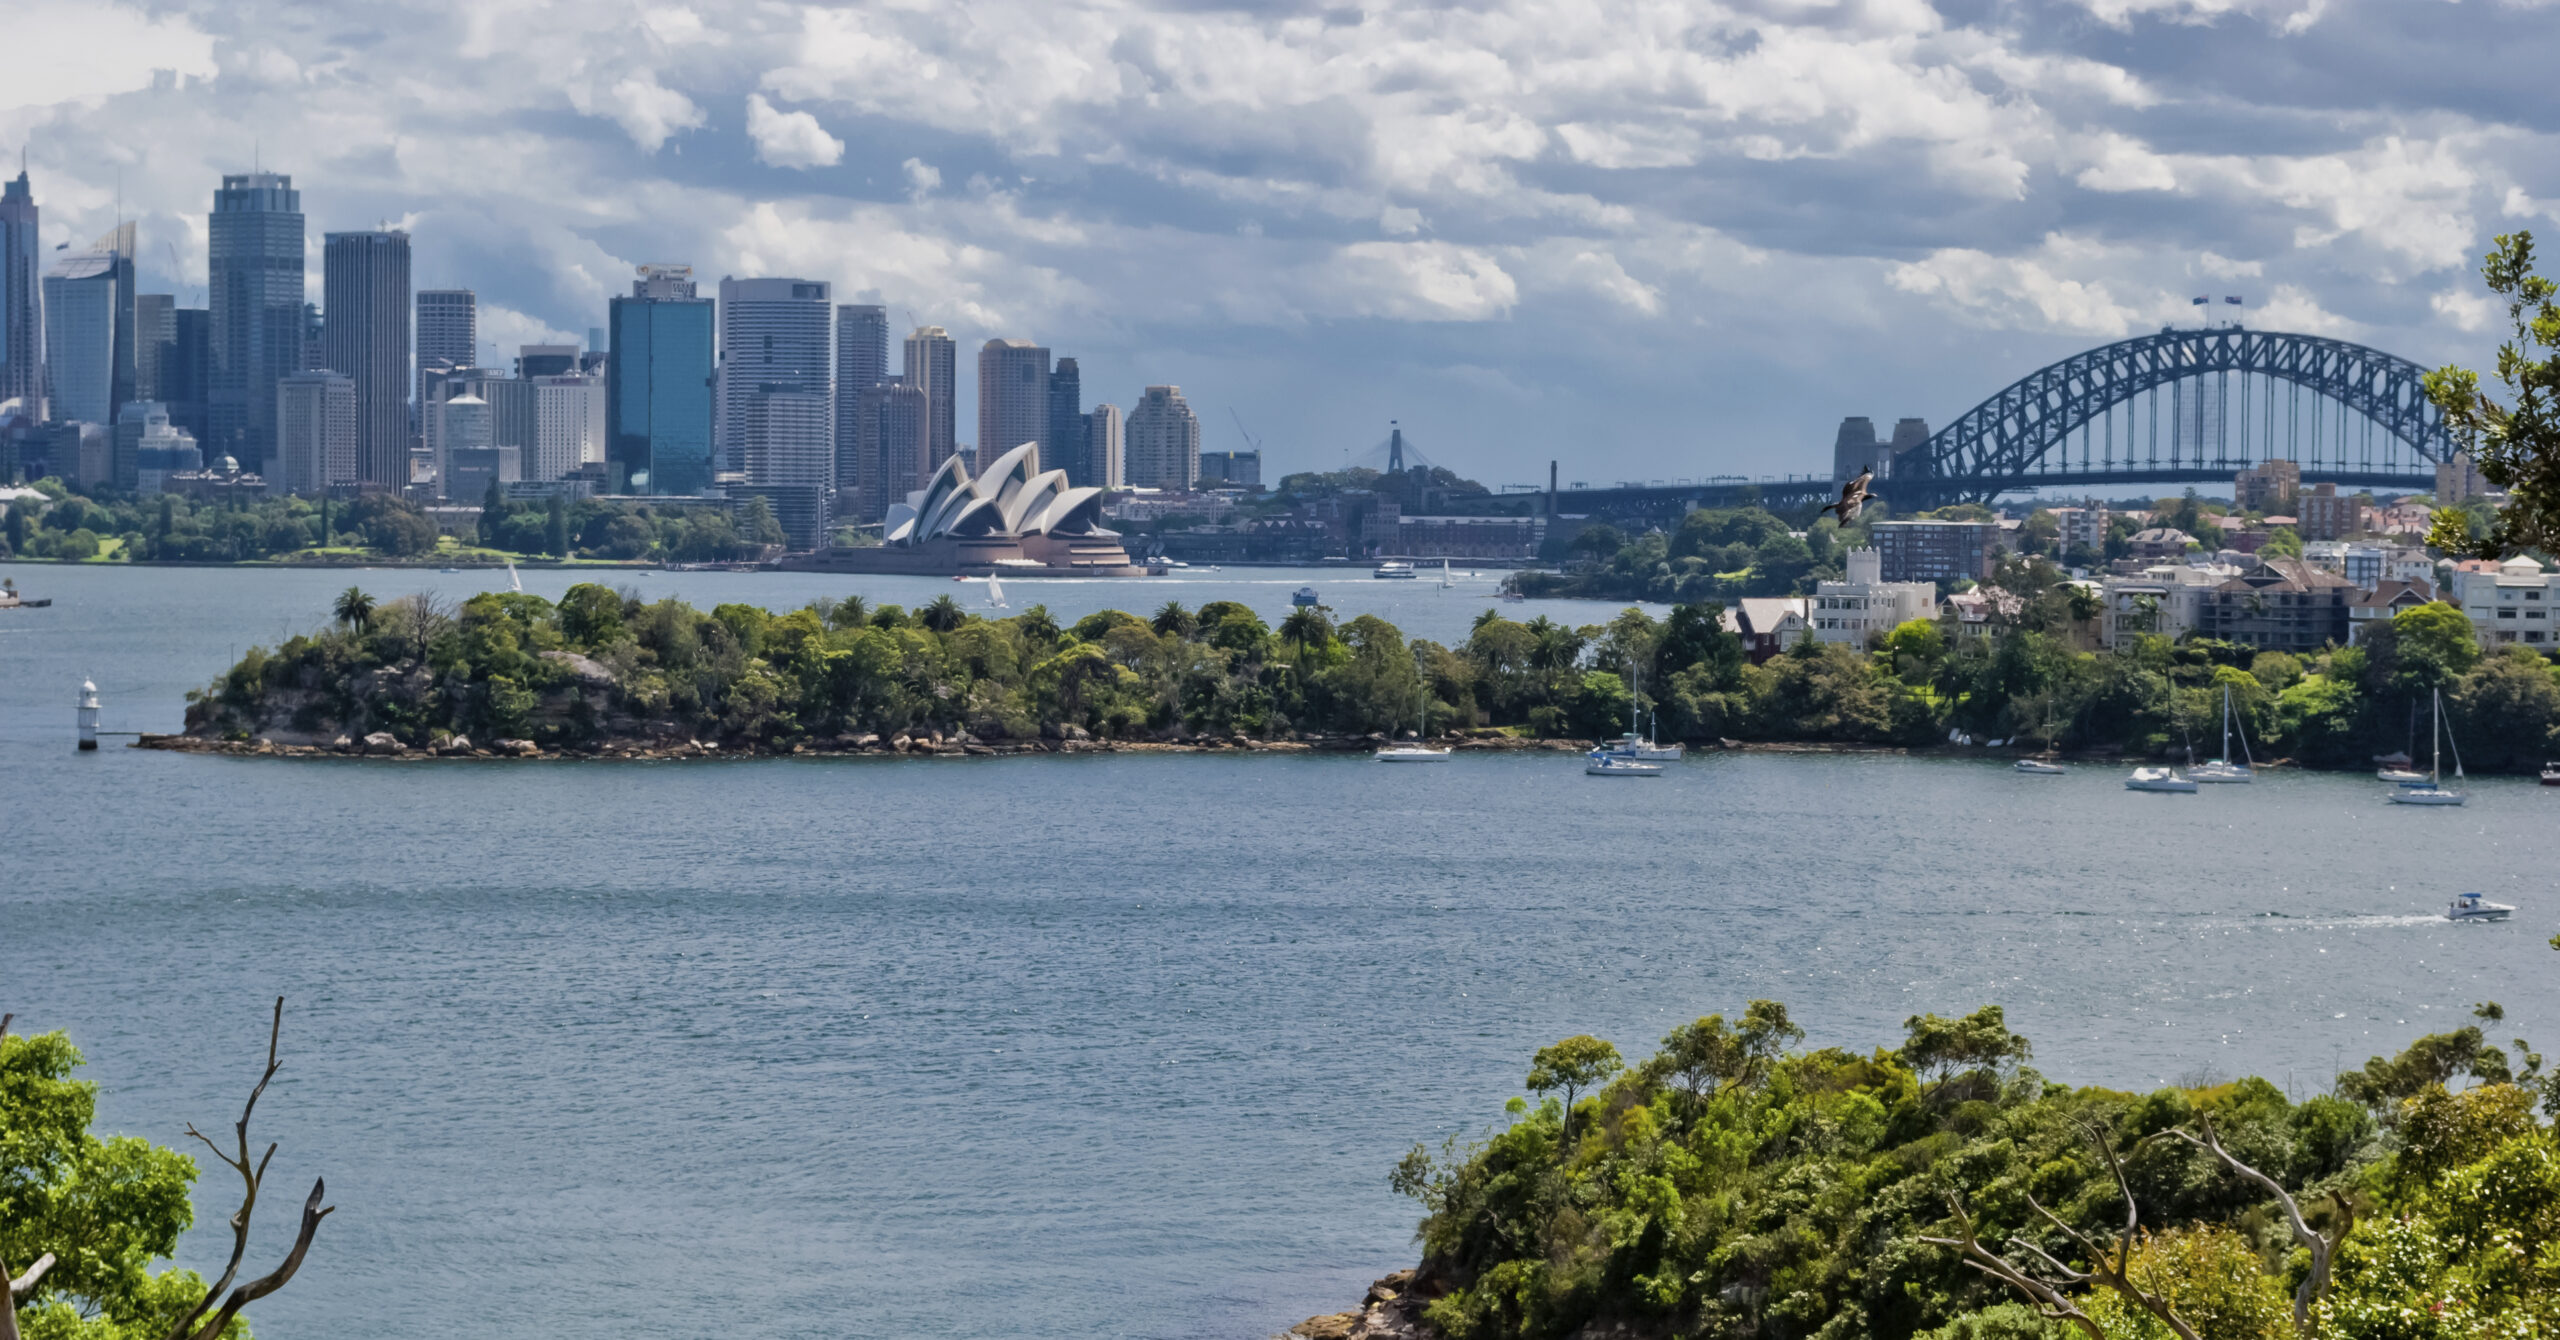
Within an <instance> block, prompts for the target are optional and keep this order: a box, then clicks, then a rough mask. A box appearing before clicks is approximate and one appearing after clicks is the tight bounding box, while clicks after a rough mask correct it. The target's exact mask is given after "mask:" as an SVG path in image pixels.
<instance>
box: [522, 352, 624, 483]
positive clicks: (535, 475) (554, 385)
mask: <svg viewBox="0 0 2560 1340" xmlns="http://www.w3.org/2000/svg"><path fill="white" fill-rule="evenodd" d="M604 392H605V379H604V376H603V374H601V373H588V372H576V373H563V374H560V375H558V376H550V377H536V378H534V379H533V395H534V407H533V418H534V426H533V452H532V459H531V460H529V461H528V462H527V463H526V466H525V477H526V478H528V479H537V480H539V479H558V478H560V477H561V476H563V475H566V474H568V473H569V472H571V471H573V470H575V469H577V468H578V467H579V466H581V465H594V464H601V463H602V462H603V461H604V417H605V394H604Z"/></svg>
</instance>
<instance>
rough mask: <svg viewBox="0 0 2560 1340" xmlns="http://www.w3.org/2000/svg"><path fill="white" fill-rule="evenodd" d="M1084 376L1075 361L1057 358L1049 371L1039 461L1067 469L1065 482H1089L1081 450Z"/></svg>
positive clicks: (1090, 471)
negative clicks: (1045, 426)
mask: <svg viewBox="0 0 2560 1340" xmlns="http://www.w3.org/2000/svg"><path fill="white" fill-rule="evenodd" d="M1084 428H1085V424H1084V375H1083V374H1082V373H1081V372H1079V371H1077V369H1076V361H1075V360H1074V359H1072V358H1061V359H1059V360H1058V366H1057V367H1055V368H1054V369H1051V371H1050V373H1049V429H1048V431H1047V432H1046V433H1044V434H1042V435H1041V438H1040V464H1041V465H1042V467H1043V468H1046V469H1050V470H1064V471H1066V472H1067V482H1068V483H1069V484H1073V485H1077V486H1083V485H1087V484H1091V483H1092V482H1093V480H1092V479H1091V478H1089V476H1090V475H1091V474H1092V473H1093V471H1092V468H1091V467H1090V465H1089V464H1088V463H1087V461H1086V460H1085V451H1084Z"/></svg>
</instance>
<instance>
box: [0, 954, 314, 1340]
mask: <svg viewBox="0 0 2560 1340" xmlns="http://www.w3.org/2000/svg"><path fill="white" fill-rule="evenodd" d="M11 1017H12V1016H9V1015H5V1014H0V1211H5V1213H0V1279H7V1280H8V1281H9V1300H8V1301H9V1303H10V1304H11V1305H10V1306H7V1307H0V1340H20V1336H21V1335H23V1336H25V1337H26V1340H248V1337H249V1323H248V1319H247V1318H245V1317H243V1316H241V1315H240V1313H241V1310H242V1309H243V1308H245V1307H247V1306H248V1305H249V1304H251V1303H254V1302H256V1301H258V1300H259V1299H261V1298H265V1297H267V1296H268V1295H270V1294H273V1293H275V1292H276V1291H277V1290H279V1289H282V1288H283V1287H284V1286H285V1285H286V1284H287V1283H289V1282H290V1281H291V1280H292V1279H293V1277H294V1275H295V1274H296V1273H297V1272H299V1271H300V1270H301V1268H302V1262H303V1259H304V1258H305V1257H306V1256H307V1255H308V1254H309V1253H310V1250H311V1244H312V1240H313V1239H314V1238H315V1237H316V1236H317V1235H318V1233H319V1230H320V1221H321V1220H323V1219H325V1218H327V1217H328V1216H329V1215H330V1213H331V1212H332V1209H333V1207H331V1206H326V1205H323V1204H321V1203H320V1202H321V1200H322V1199H323V1198H324V1197H325V1196H326V1194H327V1184H326V1182H325V1181H323V1180H321V1179H317V1178H315V1179H313V1181H312V1183H311V1194H310V1195H309V1196H308V1197H307V1198H306V1199H305V1200H304V1201H303V1204H302V1216H301V1222H300V1226H299V1227H298V1229H297V1230H296V1232H295V1235H294V1240H293V1245H292V1247H291V1249H289V1250H288V1251H287V1252H286V1254H285V1258H284V1260H283V1262H282V1263H281V1264H279V1265H277V1267H276V1268H275V1269H273V1270H271V1271H269V1272H267V1273H266V1274H264V1275H261V1276H258V1277H257V1278H255V1279H251V1280H247V1281H240V1279H239V1277H240V1266H241V1262H242V1261H243V1260H244V1259H245V1258H246V1256H247V1254H248V1250H249V1233H250V1228H251V1224H252V1221H253V1219H254V1217H255V1215H256V1212H257V1207H258V1195H259V1193H260V1191H261V1190H263V1189H264V1186H265V1183H266V1177H267V1168H268V1164H269V1163H270V1162H271V1161H272V1160H273V1159H274V1158H275V1153H276V1146H275V1145H273V1144H269V1145H268V1146H267V1147H266V1149H265V1150H264V1151H263V1152H260V1151H258V1150H256V1149H255V1148H254V1147H253V1146H252V1145H251V1143H250V1140H249V1120H250V1117H251V1116H252V1115H253V1114H254V1113H255V1112H256V1111H257V1107H258V1099H259V1098H261V1097H263V1096H264V1095H265V1094H266V1091H267V1085H268V1084H269V1083H270V1082H272V1081H273V1080H274V1079H275V1077H276V1072H277V1070H279V1069H280V1068H282V1063H281V1061H280V1060H279V1059H278V1056H277V1041H278V1039H279V1038H280V1037H281V1036H282V1033H283V1030H284V998H283V997H281V996H279V997H277V998H276V1004H275V1016H274V1019H273V1021H272V1022H271V1024H270V1025H269V1028H268V1033H267V1063H266V1068H265V1070H264V1071H263V1072H261V1073H260V1075H259V1076H258V1083H257V1086H256V1087H255V1088H253V1089H251V1090H250V1091H249V1099H248V1102H247V1103H245V1104H244V1105H243V1106H242V1107H241V1109H240V1119H239V1120H238V1121H237V1122H235V1123H233V1125H232V1139H231V1142H230V1147H229V1148H225V1147H224V1146H223V1145H222V1144H217V1143H216V1142H215V1141H214V1140H213V1139H212V1138H211V1137H209V1136H207V1135H205V1134H203V1133H202V1132H200V1131H198V1130H197V1129H196V1128H195V1127H193V1126H189V1127H188V1128H187V1134H188V1135H189V1136H190V1137H192V1138H194V1139H195V1140H198V1141H200V1142H202V1143H203V1144H204V1146H205V1147H206V1148H207V1149H209V1150H211V1151H212V1152H213V1156H214V1157H215V1158H216V1159H219V1160H220V1161H221V1162H222V1163H223V1164H224V1166H226V1167H229V1168H230V1169H231V1170H232V1171H234V1172H235V1173H237V1174H238V1175H239V1177H240V1180H241V1195H240V1206H239V1208H238V1209H237V1210H235V1211H233V1212H232V1214H231V1217H230V1220H229V1224H230V1227H231V1237H232V1243H231V1255H230V1258H229V1261H228V1263H227V1264H226V1265H225V1267H224V1269H223V1272H222V1277H221V1278H220V1279H217V1280H215V1281H214V1282H213V1283H212V1284H210V1285H208V1284H206V1283H205V1282H204V1279H203V1277H202V1276H199V1275H198V1274H196V1272H194V1271H192V1270H186V1269H175V1268H173V1269H169V1270H164V1271H161V1272H159V1273H158V1274H153V1273H152V1272H151V1270H150V1265H151V1263H152V1262H153V1261H155V1260H164V1259H166V1258H168V1257H169V1256H171V1255H172V1254H173V1253H174V1252H175V1251H176V1249H177V1244H178V1238H179V1235H180V1234H182V1233H184V1232H185V1231H186V1230H187V1228H188V1227H189V1226H190V1225H191V1224H192V1223H193V1221H194V1209H193V1207H192V1206H191V1205H190V1204H189V1200H188V1187H189V1186H190V1185H191V1184H192V1183H193V1182H194V1181H195V1178H196V1168H195V1163H194V1161H193V1160H191V1159H189V1158H188V1157H187V1156H186V1155H184V1154H180V1153H178V1152H177V1151H175V1150H170V1149H162V1148H159V1147H157V1146H154V1145H152V1144H151V1143H150V1142H148V1141H145V1140H141V1139H137V1138H134V1137H132V1136H117V1137H113V1138H109V1139H100V1138H99V1137H98V1136H97V1135H95V1134H93V1133H91V1131H90V1129H89V1126H90V1123H91V1122H92V1121H93V1120H95V1118H96V1115H97V1091H98V1086H97V1085H96V1084H94V1083H89V1082H85V1081H79V1080H74V1079H72V1078H71V1072H72V1071H73V1070H75V1069H77V1068H79V1066H80V1065H81V1063H82V1062H81V1056H80V1053H79V1051H78V1049H76V1048H74V1047H73V1046H72V1045H71V1042H70V1039H68V1038H66V1037H64V1036H63V1035H62V1034H60V1033H45V1034H39V1035H37V1036H34V1037H12V1036H10V1035H9V1032H8V1026H9V1021H10V1019H11ZM16 1261H29V1262H31V1264H30V1265H28V1266H27V1268H26V1269H25V1271H24V1272H23V1273H19V1274H16V1275H12V1274H11V1267H10V1266H9V1265H8V1264H7V1263H8V1262H16ZM235 1282H237V1283H236V1286H235Z"/></svg>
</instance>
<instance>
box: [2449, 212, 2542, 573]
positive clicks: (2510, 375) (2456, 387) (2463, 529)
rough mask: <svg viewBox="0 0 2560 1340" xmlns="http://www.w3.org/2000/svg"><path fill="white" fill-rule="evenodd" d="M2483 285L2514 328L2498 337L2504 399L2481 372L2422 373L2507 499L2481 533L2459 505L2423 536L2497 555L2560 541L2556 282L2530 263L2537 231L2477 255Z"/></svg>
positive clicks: (2458, 437) (2463, 550) (2462, 444)
mask: <svg viewBox="0 0 2560 1340" xmlns="http://www.w3.org/2000/svg"><path fill="white" fill-rule="evenodd" d="M2480 274H2481V277H2482V278H2483V279H2485V280H2487V281H2488V285H2489V291H2490V292H2492V293H2495V294H2497V295H2498V296H2499V297H2501V298H2504V299H2506V301H2507V322H2508V324H2509V325H2510V326H2511V327H2512V328H2513V332H2514V333H2513V337H2512V338H2510V339H2508V340H2507V341H2506V342H2504V343H2502V344H2500V345H2499V346H2498V381H2499V382H2500V384H2502V385H2504V386H2505V387H2506V389H2507V394H2508V400H2507V402H2506V403H2505V404H2500V403H2498V402H2497V401H2496V400H2493V399H2491V398H2490V397H2489V396H2487V395H2485V394H2483V393H2482V391H2481V389H2480V376H2479V374H2478V373H2476V372H2472V371H2470V370H2469V369H2467V368H2462V367H2457V366H2454V365H2451V364H2447V365H2446V366H2444V367H2441V368H2438V369H2436V370H2435V371H2433V372H2430V373H2428V374H2427V377H2426V387H2427V398H2428V399H2430V400H2433V401H2434V402H2435V403H2436V407H2437V408H2439V409H2441V410H2443V411H2444V418H2445V427H2446V428H2447V429H2449V430H2450V431H2451V432H2452V434H2453V441H2454V445H2455V446H2456V447H2458V448H2460V449H2461V450H2463V451H2465V452H2468V453H2470V456H2471V459H2472V460H2473V462H2474V463H2476V464H2477V465H2478V466H2479V467H2480V473H2481V474H2483V475H2485V476H2487V477H2488V480H2489V482H2490V483H2492V484H2495V485H2497V486H2498V487H2500V488H2502V489H2505V490H2506V491H2507V494H2508V500H2507V503H2506V505H2505V506H2504V507H2501V508H2500V509H2499V510H2498V517H2497V521H2496V523H2495V524H2493V525H2492V526H2491V527H2490V528H2489V532H2488V534H2487V535H2485V536H2474V535H2473V534H2472V532H2471V527H2470V520H2469V518H2468V516H2467V515H2466V514H2465V513H2463V512H2462V511H2461V510H2460V509H2457V508H2446V509H2444V510H2441V511H2439V512H2437V513H2436V515H2435V524H2434V526H2433V527H2432V528H2431V529H2429V531H2428V532H2427V543H2428V544H2429V545H2431V546H2433V547H2435V548H2437V549H2439V550H2442V551H2444V552H2446V553H2453V554H2470V555H2473V556H2476V557H2483V558H2501V557H2504V556H2506V555H2508V554H2512V553H2515V552H2517V551H2519V550H2524V549H2539V550H2542V551H2543V552H2545V553H2549V552H2552V551H2554V550H2560V305H2555V303H2554V302H2553V298H2554V296H2555V294H2560V286H2555V285H2554V284H2553V282H2552V281H2551V280H2549V279H2546V278H2544V277H2543V276H2541V275H2539V274H2536V273H2534V268H2533V234H2531V233H2524V232H2519V233H2509V234H2506V235H2504V236H2501V237H2499V238H2498V239H2497V242H2496V245H2495V246H2494V247H2493V248H2492V249H2491V250H2490V252H2489V254H2488V255H2487V256H2485V257H2483V258H2482V259H2481V263H2480Z"/></svg>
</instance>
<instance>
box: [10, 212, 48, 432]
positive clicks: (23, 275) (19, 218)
mask: <svg viewBox="0 0 2560 1340" xmlns="http://www.w3.org/2000/svg"><path fill="white" fill-rule="evenodd" d="M37 215H38V211H37V209H36V197H35V188H34V187H32V186H30V185H28V184H27V174H26V171H25V170H24V169H20V170H19V172H18V179H17V180H16V181H13V182H10V183H8V184H7V185H6V186H5V187H0V400H25V401H28V402H30V408H35V407H37V406H41V405H42V403H43V401H44V249H43V247H42V245H41V244H39V243H38V242H37V240H36V223H37ZM32 417H35V418H38V419H41V418H43V417H44V415H43V414H42V413H41V412H40V411H39V412H37V413H35V414H34V415H33V416H32Z"/></svg>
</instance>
